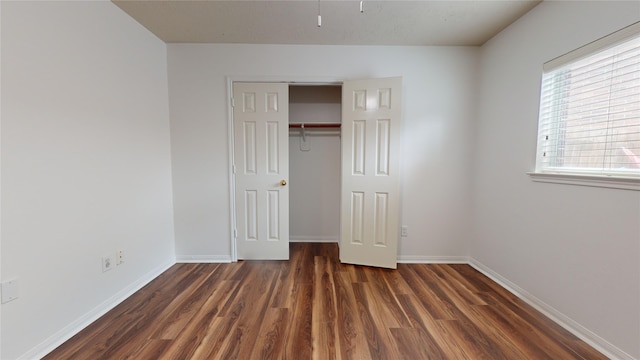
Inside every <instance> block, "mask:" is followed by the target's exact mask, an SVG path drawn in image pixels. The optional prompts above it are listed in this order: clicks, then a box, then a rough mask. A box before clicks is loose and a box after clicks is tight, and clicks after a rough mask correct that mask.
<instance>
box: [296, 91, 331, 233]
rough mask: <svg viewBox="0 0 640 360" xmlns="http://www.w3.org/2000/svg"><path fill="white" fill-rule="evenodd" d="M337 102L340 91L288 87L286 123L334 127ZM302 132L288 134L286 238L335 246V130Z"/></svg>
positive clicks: (297, 130)
mask: <svg viewBox="0 0 640 360" xmlns="http://www.w3.org/2000/svg"><path fill="white" fill-rule="evenodd" d="M341 102H342V92H341V88H340V87H336V86H290V87H289V121H290V122H291V123H306V124H309V123H314V122H317V123H338V124H339V123H340V122H341V118H342V114H341V110H342V106H341ZM304 131H305V136H304V137H303V136H302V132H301V130H300V129H293V130H292V131H290V132H289V180H290V181H289V239H290V240H291V241H307V242H318V241H322V242H337V241H338V239H339V237H340V235H339V234H340V181H341V179H340V129H305V130H304ZM303 139H304V140H303ZM301 141H303V143H304V145H305V146H304V147H302V146H301Z"/></svg>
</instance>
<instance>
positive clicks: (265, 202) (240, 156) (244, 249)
mask: <svg viewBox="0 0 640 360" xmlns="http://www.w3.org/2000/svg"><path fill="white" fill-rule="evenodd" d="M233 99H234V108H233V124H234V163H235V171H236V174H235V187H236V190H235V199H236V201H235V203H236V227H237V238H236V247H237V251H238V259H243V260H287V259H289V187H288V185H287V181H288V177H289V85H288V84H280V83H234V84H233Z"/></svg>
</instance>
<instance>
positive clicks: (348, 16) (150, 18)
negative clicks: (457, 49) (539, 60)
mask: <svg viewBox="0 0 640 360" xmlns="http://www.w3.org/2000/svg"><path fill="white" fill-rule="evenodd" d="M113 2H114V3H115V4H116V5H117V6H119V7H120V8H121V9H123V10H124V11H125V12H127V13H128V14H129V15H130V16H131V17H133V18H134V19H135V20H136V21H138V22H139V23H140V24H142V25H143V26H145V27H146V28H147V29H149V30H150V31H151V32H153V33H154V34H155V35H156V36H158V37H159V38H160V39H162V40H163V41H165V42H167V43H242V44H322V45H482V44H484V43H485V42H486V41H487V40H489V39H490V38H492V37H493V36H494V35H495V34H497V33H498V32H500V31H501V30H502V29H504V28H505V27H507V26H508V25H509V24H511V23H512V22H513V21H515V20H516V19H518V18H519V17H520V16H522V15H523V14H524V13H526V12H527V11H529V10H530V9H532V8H533V7H534V6H536V5H537V4H538V3H540V2H541V0H533V1H532V0H497V1H493V0H492V1H489V0H472V1H460V0H449V1H397V0H395V1H372V0H365V1H364V2H363V8H364V12H363V13H360V1H358V0H339V1H327V0H321V1H316V0H290V1H267V0H261V1H245V0H234V1H219V0H199V1H189V0H162V1H160V0H142V1H140V0H113ZM318 6H319V7H320V14H321V15H322V27H318V26H317V18H318Z"/></svg>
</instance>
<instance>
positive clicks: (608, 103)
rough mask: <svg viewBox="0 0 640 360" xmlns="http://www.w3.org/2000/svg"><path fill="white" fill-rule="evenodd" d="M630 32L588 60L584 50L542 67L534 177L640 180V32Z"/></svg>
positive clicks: (591, 54) (581, 49) (638, 30)
mask: <svg viewBox="0 0 640 360" xmlns="http://www.w3.org/2000/svg"><path fill="white" fill-rule="evenodd" d="M631 28H632V29H633V28H634V27H631ZM635 29H636V31H635V32H630V31H629V29H628V28H627V29H624V30H625V31H624V35H625V36H624V37H623V38H622V39H620V37H621V36H620V34H617V33H616V34H614V36H612V38H613V39H614V40H610V41H609V42H611V41H615V44H613V45H612V46H602V44H600V47H599V49H598V50H594V51H593V52H591V53H590V54H587V55H585V47H583V48H580V49H578V50H579V51H578V52H579V54H578V55H576V54H571V53H570V54H567V55H566V56H564V58H562V57H561V58H558V59H554V60H553V61H552V62H553V64H552V66H548V67H547V68H551V69H552V70H548V71H547V72H545V73H544V74H543V77H542V85H541V92H540V118H539V125H538V156H537V160H538V161H537V166H536V171H537V172H559V173H574V174H575V173H578V174H579V173H585V174H591V175H593V174H597V175H613V176H639V177H640V27H639V26H637V25H635ZM605 40H606V39H605ZM602 41H603V39H601V40H599V42H602ZM590 45H591V44H590ZM587 47H589V46H587ZM591 47H593V45H591ZM603 47H604V48H603ZM567 59H569V60H567ZM563 62H564V63H563Z"/></svg>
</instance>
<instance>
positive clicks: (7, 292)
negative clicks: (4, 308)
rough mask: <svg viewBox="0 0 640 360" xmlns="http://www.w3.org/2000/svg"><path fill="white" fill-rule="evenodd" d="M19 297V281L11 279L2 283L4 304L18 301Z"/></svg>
mask: <svg viewBox="0 0 640 360" xmlns="http://www.w3.org/2000/svg"><path fill="white" fill-rule="evenodd" d="M18 296H19V288H18V279H11V280H8V281H5V282H3V283H2V303H3V304H4V303H8V302H9V301H12V300H15V299H17V298H18Z"/></svg>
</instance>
